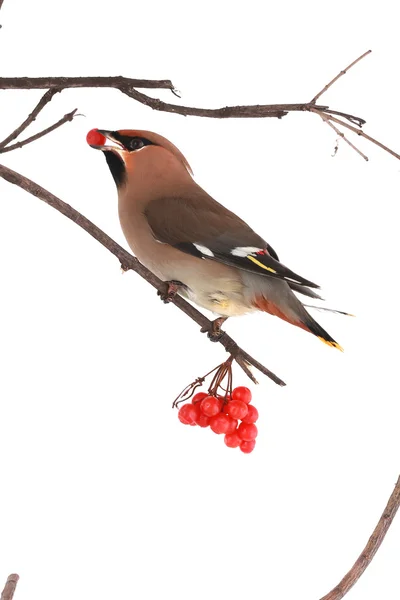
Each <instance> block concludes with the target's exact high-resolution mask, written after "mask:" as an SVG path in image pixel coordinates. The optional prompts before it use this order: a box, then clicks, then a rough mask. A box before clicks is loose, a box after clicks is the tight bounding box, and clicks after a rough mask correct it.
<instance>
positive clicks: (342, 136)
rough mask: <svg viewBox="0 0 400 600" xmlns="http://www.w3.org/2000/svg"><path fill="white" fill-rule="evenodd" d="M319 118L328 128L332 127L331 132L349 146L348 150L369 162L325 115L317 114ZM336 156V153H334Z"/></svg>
mask: <svg viewBox="0 0 400 600" xmlns="http://www.w3.org/2000/svg"><path fill="white" fill-rule="evenodd" d="M319 116H320V117H321V119H322V120H323V121H325V123H326V124H327V125H329V127H332V129H333V131H335V132H336V133H337V135H340V137H341V138H342V140H344V141H345V142H346V144H348V145H349V146H350V148H353V150H355V151H356V152H357V153H358V154H359V155H360V156H362V157H363V159H364V160H367V161H368V160H369V158H368V156H366V155H365V154H364V153H363V152H361V150H359V149H358V148H357V146H355V145H354V144H352V143H351V142H350V140H348V139H347V137H346V136H345V135H344V133H342V132H341V131H340V130H339V129H338V128H337V127H336V126H335V125H334V124H333V123H331V122H330V120H329V117H328V116H327V115H326V114H325V113H323V112H322V113H319ZM335 154H336V152H335Z"/></svg>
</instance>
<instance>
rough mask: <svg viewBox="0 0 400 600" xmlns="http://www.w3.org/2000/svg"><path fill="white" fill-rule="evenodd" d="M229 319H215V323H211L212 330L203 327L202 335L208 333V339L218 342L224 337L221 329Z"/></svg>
mask: <svg viewBox="0 0 400 600" xmlns="http://www.w3.org/2000/svg"><path fill="white" fill-rule="evenodd" d="M227 319H228V317H218V319H214V321H211V328H210V329H206V328H204V327H202V328H201V329H200V331H201V333H207V337H208V339H210V340H211V341H212V342H218V341H219V340H220V338H221V335H222V333H221V327H222V325H223V324H224V323H225V321H226V320H227Z"/></svg>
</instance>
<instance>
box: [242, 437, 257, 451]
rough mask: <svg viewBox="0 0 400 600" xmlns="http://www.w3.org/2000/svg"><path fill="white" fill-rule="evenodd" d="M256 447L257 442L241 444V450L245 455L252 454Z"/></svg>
mask: <svg viewBox="0 0 400 600" xmlns="http://www.w3.org/2000/svg"><path fill="white" fill-rule="evenodd" d="M255 446H256V440H251V441H250V442H241V444H240V449H241V451H242V452H244V453H245V454H250V452H253V450H254V448H255Z"/></svg>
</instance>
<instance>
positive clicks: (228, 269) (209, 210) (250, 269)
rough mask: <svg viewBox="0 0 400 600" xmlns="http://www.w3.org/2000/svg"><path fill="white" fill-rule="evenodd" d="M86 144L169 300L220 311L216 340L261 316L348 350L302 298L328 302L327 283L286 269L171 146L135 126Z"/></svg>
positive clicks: (95, 133) (102, 133) (100, 133)
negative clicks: (240, 320) (322, 291)
mask: <svg viewBox="0 0 400 600" xmlns="http://www.w3.org/2000/svg"><path fill="white" fill-rule="evenodd" d="M86 139H87V143H88V144H89V145H90V146H91V147H92V148H94V149H97V150H101V151H102V152H103V154H104V156H105V159H106V161H107V164H108V167H109V169H110V171H111V175H112V177H113V179H114V181H115V184H116V187H117V192H118V213H119V220H120V224H121V228H122V231H123V233H124V236H125V238H126V240H127V242H128V245H129V246H130V248H131V250H132V252H133V253H134V254H135V256H136V257H137V258H138V260H139V261H140V262H141V263H142V264H144V265H145V266H146V267H147V268H148V269H149V270H150V271H151V272H152V273H154V274H155V275H156V276H157V277H159V278H160V279H161V280H163V281H165V282H166V283H167V292H166V293H165V294H164V295H163V299H164V300H165V301H166V302H168V301H170V300H171V299H172V298H173V297H174V295H175V294H176V293H178V294H179V295H181V296H183V297H184V298H186V299H188V300H191V301H192V302H194V303H195V304H197V305H198V306H200V307H202V308H205V309H207V310H210V311H211V312H212V313H214V315H215V316H216V318H215V320H214V321H213V323H212V329H211V330H210V331H209V332H208V334H209V337H210V338H211V339H213V340H214V341H217V340H218V339H219V337H220V335H221V326H222V324H223V323H224V322H225V321H226V319H228V318H229V317H233V316H241V315H244V314H246V313H251V312H254V311H261V312H265V313H269V314H270V315H274V316H277V317H279V318H280V319H282V320H284V321H286V322H287V323H290V324H291V325H295V326H296V327H298V328H300V329H303V330H305V331H307V332H309V333H312V334H313V335H314V336H316V337H317V338H319V339H320V340H321V341H322V342H324V343H325V344H327V345H328V346H331V347H334V348H337V349H338V350H341V351H343V348H342V347H341V346H340V344H338V342H336V341H335V340H334V339H333V338H332V337H331V335H329V333H327V332H326V331H325V330H324V329H323V328H322V327H321V325H319V323H317V321H316V320H315V319H314V318H313V317H312V316H311V315H310V314H309V312H308V311H307V310H306V307H307V306H308V307H309V305H305V304H303V303H302V302H301V301H300V299H299V298H298V297H297V296H296V294H295V292H296V293H299V294H302V295H304V296H308V297H311V298H316V299H321V297H320V296H319V295H318V293H317V292H316V291H315V290H316V289H318V288H319V287H320V286H319V285H317V284H315V283H313V282H312V281H310V280H308V279H306V278H304V277H302V276H301V275H298V274H297V273H295V272H294V271H292V270H291V269H289V268H288V267H286V266H285V265H284V264H283V263H282V262H280V260H279V257H278V255H277V253H276V252H275V250H274V249H273V248H272V246H271V245H270V244H269V243H268V242H266V241H265V240H264V239H263V238H262V237H261V236H259V235H258V234H257V233H256V232H255V231H254V230H253V229H252V228H251V227H250V226H249V225H248V224H247V223H246V222H245V221H243V220H242V219H241V218H240V217H238V216H237V215H236V214H235V213H233V212H232V211H230V210H229V209H227V208H226V207H225V206H223V205H222V204H220V203H219V202H217V201H216V200H214V198H212V197H211V196H210V195H209V194H208V193H207V192H206V191H205V190H204V189H203V188H202V187H200V186H199V185H198V184H197V183H196V181H195V180H194V177H193V172H192V169H191V167H190V165H189V163H188V161H187V160H186V158H185V157H184V155H183V154H182V152H181V151H180V150H179V149H178V148H177V147H176V146H175V145H174V144H173V143H172V142H170V141H169V140H168V139H166V138H165V137H163V136H162V135H159V134H157V133H153V132H151V131H145V130H136V129H121V130H118V131H108V130H104V129H92V130H91V131H90V132H89V133H88V134H87V138H86ZM316 308H317V307H316ZM318 308H319V307H318ZM326 310H329V309H326ZM334 312H340V311H334ZM343 314H347V313H343Z"/></svg>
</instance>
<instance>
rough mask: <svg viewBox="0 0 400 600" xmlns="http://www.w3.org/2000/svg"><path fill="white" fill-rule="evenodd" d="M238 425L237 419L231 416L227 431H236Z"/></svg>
mask: <svg viewBox="0 0 400 600" xmlns="http://www.w3.org/2000/svg"><path fill="white" fill-rule="evenodd" d="M237 426H238V421H237V419H232V417H229V428H228V431H227V432H226V433H233V432H234V431H236V427H237Z"/></svg>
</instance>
